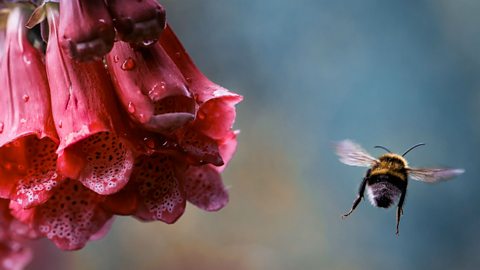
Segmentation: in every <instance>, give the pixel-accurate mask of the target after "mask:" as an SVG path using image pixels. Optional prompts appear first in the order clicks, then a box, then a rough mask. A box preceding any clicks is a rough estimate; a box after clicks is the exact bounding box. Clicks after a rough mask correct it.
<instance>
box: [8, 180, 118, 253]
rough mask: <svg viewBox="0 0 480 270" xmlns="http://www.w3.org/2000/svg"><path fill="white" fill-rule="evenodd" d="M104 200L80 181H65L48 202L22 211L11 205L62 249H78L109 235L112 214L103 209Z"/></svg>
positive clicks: (16, 212)
mask: <svg viewBox="0 0 480 270" xmlns="http://www.w3.org/2000/svg"><path fill="white" fill-rule="evenodd" d="M104 200H105V196H101V195H98V194H97V193H95V192H93V191H91V190H89V189H87V188H86V187H84V186H82V185H81V184H80V183H79V182H78V181H76V180H72V179H66V180H65V181H64V182H63V183H61V184H60V185H59V186H58V187H57V188H56V189H55V194H54V195H53V196H52V197H51V198H50V199H49V200H48V201H47V202H46V203H44V204H42V205H39V206H36V207H33V208H30V209H23V208H21V207H19V206H18V205H17V204H16V203H15V202H12V203H11V205H10V208H11V209H12V214H13V215H14V216H15V217H16V218H18V219H19V220H21V221H22V222H24V223H25V224H28V225H29V226H30V227H31V228H32V229H33V230H34V231H35V232H37V233H38V234H40V235H43V236H45V237H47V238H48V239H50V240H52V241H53V242H54V243H55V245H57V246H58V247H59V248H61V249H63V250H76V249H80V248H82V247H84V246H85V244H86V243H87V242H88V241H89V240H94V239H99V238H100V237H102V236H103V235H105V234H106V233H107V232H108V228H109V226H110V224H109V221H110V220H111V219H112V214H111V213H110V212H109V211H107V210H105V209H104V208H103V207H102V202H103V201H104ZM105 228H106V229H105Z"/></svg>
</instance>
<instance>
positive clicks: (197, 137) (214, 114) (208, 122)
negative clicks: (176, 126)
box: [160, 25, 242, 211]
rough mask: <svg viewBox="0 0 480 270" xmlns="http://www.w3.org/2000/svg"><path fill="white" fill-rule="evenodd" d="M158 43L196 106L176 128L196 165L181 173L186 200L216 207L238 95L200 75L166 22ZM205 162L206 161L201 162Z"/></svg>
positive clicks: (223, 198) (232, 145)
mask: <svg viewBox="0 0 480 270" xmlns="http://www.w3.org/2000/svg"><path fill="white" fill-rule="evenodd" d="M160 44H161V45H162V47H163V48H164V49H165V51H166V52H167V53H168V55H169V56H170V57H171V59H172V60H173V61H174V62H175V64H176V65H177V67H178V68H179V69H180V71H181V72H182V74H183V76H184V77H185V78H186V79H187V82H188V86H189V89H190V91H191V92H192V93H193V94H194V96H195V98H196V101H197V103H198V104H199V106H200V107H199V109H198V111H197V115H196V118H195V120H194V121H193V122H192V123H191V124H189V125H187V126H185V127H184V128H182V129H181V130H179V131H177V136H178V140H179V145H180V147H181V148H182V149H183V150H184V151H186V152H187V153H188V155H189V156H190V158H191V159H193V160H194V161H196V162H197V164H195V162H193V163H192V164H193V165H197V166H191V167H190V168H189V169H188V170H187V171H186V172H185V176H184V186H185V189H186V192H187V199H188V201H189V202H191V203H192V204H195V205H196V206H198V207H200V208H202V209H204V210H207V211H216V210H219V209H221V208H222V207H223V206H224V205H225V204H226V203H227V202H228V193H227V191H226V189H225V187H224V186H223V183H222V181H221V178H220V172H221V171H222V170H223V169H224V168H225V165H226V164H227V163H228V162H229V160H230V159H231V157H232V156H233V153H234V152H235V149H236V145H237V141H236V135H237V133H238V132H235V131H233V130H232V125H233V122H234V120H235V104H237V103H238V102H240V101H241V100H242V97H241V96H240V95H237V94H235V93H232V92H230V91H228V90H227V89H225V88H223V87H221V86H219V85H217V84H215V83H213V82H211V81H210V80H209V79H208V78H207V77H206V76H205V75H204V74H202V73H201V72H200V70H198V68H197V67H196V66H195V64H194V63H193V61H192V59H191V58H190V57H189V55H188V54H187V52H186V51H185V49H184V48H183V46H182V44H181V43H180V41H179V40H178V38H177V37H176V36H175V34H174V32H173V31H172V29H171V28H170V26H168V25H167V28H166V29H165V31H164V32H163V34H162V36H161V38H160ZM216 157H221V162H219V161H218V160H215V158H216ZM205 163H210V164H206V165H202V164H205ZM212 165H215V166H212Z"/></svg>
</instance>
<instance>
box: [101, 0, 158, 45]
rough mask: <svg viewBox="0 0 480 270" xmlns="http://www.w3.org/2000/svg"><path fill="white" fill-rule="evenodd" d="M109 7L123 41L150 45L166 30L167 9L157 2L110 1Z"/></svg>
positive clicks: (147, 0) (144, 0)
mask: <svg viewBox="0 0 480 270" xmlns="http://www.w3.org/2000/svg"><path fill="white" fill-rule="evenodd" d="M107 6H108V9H109V10H110V14H111V15H112V17H113V23H114V25H115V28H116V29H117V32H118V34H119V36H120V39H121V40H124V41H127V42H133V43H142V42H144V43H145V44H149V43H151V42H152V41H154V40H157V39H158V38H159V37H160V33H161V32H162V31H163V29H164V28H165V23H166V18H165V9H164V8H163V7H162V6H161V5H160V4H159V3H158V2H157V1H155V0H143V1H131V0H108V1H107Z"/></svg>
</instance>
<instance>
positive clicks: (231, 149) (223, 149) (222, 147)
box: [215, 130, 240, 173]
mask: <svg viewBox="0 0 480 270" xmlns="http://www.w3.org/2000/svg"><path fill="white" fill-rule="evenodd" d="M239 133H240V131H238V130H236V131H231V132H230V134H228V135H227V136H225V137H224V138H223V139H222V140H221V141H220V142H219V146H218V148H219V151H220V155H221V156H222V159H223V162H224V164H223V165H222V166H220V167H215V170H217V171H218V172H219V173H221V172H223V170H224V169H225V167H226V166H227V165H228V163H229V162H230V160H231V159H232V157H233V155H234V154H235V152H236V151H237V135H238V134H239Z"/></svg>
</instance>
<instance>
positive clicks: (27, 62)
mask: <svg viewBox="0 0 480 270" xmlns="http://www.w3.org/2000/svg"><path fill="white" fill-rule="evenodd" d="M23 62H25V64H27V65H30V64H31V63H32V60H30V58H29V57H28V56H27V55H23Z"/></svg>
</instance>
